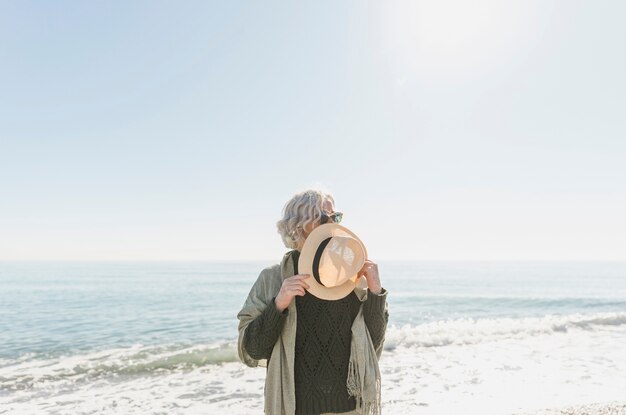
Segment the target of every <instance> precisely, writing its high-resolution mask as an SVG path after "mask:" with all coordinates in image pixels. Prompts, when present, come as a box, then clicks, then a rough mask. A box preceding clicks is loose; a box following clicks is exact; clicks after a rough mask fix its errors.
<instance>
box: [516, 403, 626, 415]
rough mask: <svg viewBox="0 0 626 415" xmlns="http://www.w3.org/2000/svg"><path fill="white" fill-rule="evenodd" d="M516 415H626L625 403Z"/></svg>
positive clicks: (572, 407) (598, 404)
mask: <svg viewBox="0 0 626 415" xmlns="http://www.w3.org/2000/svg"><path fill="white" fill-rule="evenodd" d="M516 415H626V402H608V403H595V404H589V405H576V406H568V407H564V408H555V409H543V410H540V411H533V412H521V413H519V414H516Z"/></svg>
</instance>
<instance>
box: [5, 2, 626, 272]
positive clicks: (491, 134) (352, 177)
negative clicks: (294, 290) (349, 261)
mask: <svg viewBox="0 0 626 415" xmlns="http://www.w3.org/2000/svg"><path fill="white" fill-rule="evenodd" d="M625 14H626V3H624V2H621V1H603V0H599V1H593V2H591V1H565V0H563V1H550V0H541V1H507V2H502V1H476V2H466V1H449V0H436V1H395V0H384V1H383V0H381V1H340V2H337V1H319V0H318V1H314V2H313V1H309V2H288V1H270V2H252V1H238V2H217V1H213V2H210V1H181V2H170V1H132V2H127V1H124V2H122V1H109V2H79V1H75V2H72V1H58V2H47V1H24V2H22V1H0V260H20V261H21V260H81V261H100V260H103V261H104V260H107V261H108V260H141V261H148V260H149V261H153V260H176V261H182V260H211V261H215V260H218V261H220V260H224V261H232V260H263V261H274V262H278V261H279V260H280V258H281V257H282V255H283V254H284V253H285V252H286V250H287V248H286V247H285V246H284V245H283V244H282V241H281V238H280V236H279V235H278V233H277V230H276V221H278V220H279V219H280V217H281V211H282V208H283V206H284V204H285V203H286V202H287V201H288V200H289V199H290V198H291V196H292V195H294V194H295V193H296V192H299V191H302V190H305V189H307V188H312V187H313V188H321V189H323V190H326V191H329V192H330V193H332V194H333V196H334V198H335V201H336V205H335V208H336V210H340V211H342V212H344V219H343V222H342V224H343V225H345V226H346V227H348V228H350V229H351V230H353V231H354V232H355V233H356V234H357V235H358V236H359V237H360V238H361V239H362V241H363V242H364V243H365V245H366V246H367V250H368V253H369V256H370V259H371V260H373V261H378V260H380V261H386V260H559V261H560V260H621V261H624V260H626V215H625V214H624V212H626V162H625V159H626V77H624V73H626V54H625V53H624V48H625V43H626V26H625V25H624V24H623V16H624V15H625Z"/></svg>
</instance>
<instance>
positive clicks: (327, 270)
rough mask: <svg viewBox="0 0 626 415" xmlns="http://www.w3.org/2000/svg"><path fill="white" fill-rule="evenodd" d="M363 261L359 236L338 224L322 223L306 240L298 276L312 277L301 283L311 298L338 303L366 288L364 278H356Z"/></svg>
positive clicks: (364, 253) (300, 258)
mask: <svg viewBox="0 0 626 415" xmlns="http://www.w3.org/2000/svg"><path fill="white" fill-rule="evenodd" d="M366 259H367V250H366V249H365V245H363V242H361V240H360V239H359V237H358V236H356V235H355V234H354V233H353V232H352V231H350V230H349V229H348V228H346V227H344V226H341V225H339V224H337V223H325V224H323V225H319V226H318V227H316V228H315V229H313V231H311V233H310V234H309V236H307V238H306V239H305V241H304V245H303V247H302V251H301V252H300V257H299V259H298V273H299V274H309V275H311V276H310V277H309V278H307V279H306V280H304V281H305V282H306V283H307V284H309V287H310V288H309V289H308V291H309V292H310V293H311V294H313V295H314V296H316V297H318V298H321V299H322V300H340V299H342V298H344V297H345V296H347V295H348V294H350V292H351V291H352V290H354V289H355V288H356V287H357V286H358V287H359V288H361V289H365V288H367V281H365V279H364V278H358V279H357V274H358V273H359V271H360V270H361V268H363V265H364V264H365V260H366Z"/></svg>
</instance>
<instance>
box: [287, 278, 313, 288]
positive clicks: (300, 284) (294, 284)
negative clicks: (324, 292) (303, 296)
mask: <svg viewBox="0 0 626 415" xmlns="http://www.w3.org/2000/svg"><path fill="white" fill-rule="evenodd" d="M289 286H290V287H302V288H311V287H310V286H309V284H307V283H306V282H304V281H302V280H298V281H292V282H290V283H289Z"/></svg>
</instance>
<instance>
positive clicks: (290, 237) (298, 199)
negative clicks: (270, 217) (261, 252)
mask: <svg viewBox="0 0 626 415" xmlns="http://www.w3.org/2000/svg"><path fill="white" fill-rule="evenodd" d="M326 200H328V201H330V202H331V203H332V204H333V206H334V205H335V199H334V198H333V196H332V195H331V194H330V193H327V192H325V191H322V190H319V189H309V190H305V191H302V192H300V193H296V194H295V195H294V196H293V197H292V198H291V199H289V201H288V202H287V203H286V204H285V206H284V207H283V218H282V219H281V220H279V221H278V222H276V227H277V228H278V233H279V234H280V237H281V238H282V240H283V243H284V244H285V246H286V247H287V248H290V249H299V247H300V246H301V245H302V244H303V243H304V239H305V238H306V235H305V234H304V228H305V227H306V226H307V225H308V224H310V223H313V222H315V221H317V220H318V219H320V218H321V217H322V205H323V203H324V202H325V201H326Z"/></svg>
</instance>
